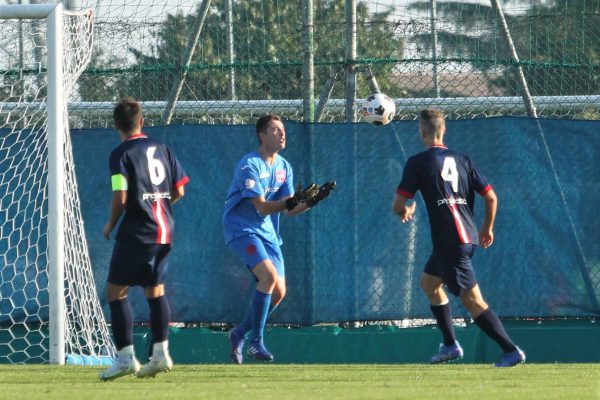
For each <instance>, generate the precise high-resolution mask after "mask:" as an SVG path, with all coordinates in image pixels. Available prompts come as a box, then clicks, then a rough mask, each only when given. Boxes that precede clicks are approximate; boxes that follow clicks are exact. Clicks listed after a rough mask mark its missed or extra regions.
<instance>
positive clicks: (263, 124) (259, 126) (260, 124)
mask: <svg viewBox="0 0 600 400" xmlns="http://www.w3.org/2000/svg"><path fill="white" fill-rule="evenodd" d="M271 121H281V117H279V116H277V115H274V114H267V115H263V116H262V117H260V118H259V119H258V121H256V137H258V142H259V143H261V144H262V140H260V133H261V132H265V130H266V129H267V125H268V124H269V122H271Z"/></svg>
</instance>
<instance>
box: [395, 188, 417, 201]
mask: <svg viewBox="0 0 600 400" xmlns="http://www.w3.org/2000/svg"><path fill="white" fill-rule="evenodd" d="M396 194H399V195H400V196H404V197H406V198H407V199H412V198H413V197H415V194H414V193H408V192H405V191H404V190H402V189H397V190H396Z"/></svg>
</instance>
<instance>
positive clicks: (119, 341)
mask: <svg viewBox="0 0 600 400" xmlns="http://www.w3.org/2000/svg"><path fill="white" fill-rule="evenodd" d="M108 306H109V307H110V316H111V325H112V332H113V337H114V340H115V346H116V347H117V350H121V349H122V348H123V347H127V346H131V345H132V344H133V313H132V311H131V305H130V304H129V299H128V298H127V297H125V298H124V299H119V300H114V301H111V302H109V303H108Z"/></svg>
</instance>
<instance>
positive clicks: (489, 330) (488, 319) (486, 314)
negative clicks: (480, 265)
mask: <svg viewBox="0 0 600 400" xmlns="http://www.w3.org/2000/svg"><path fill="white" fill-rule="evenodd" d="M474 249H475V246H473V245H464V246H460V247H459V251H460V252H461V254H460V256H459V257H460V258H459V260H458V262H457V263H456V270H457V277H458V282H457V283H458V285H459V286H460V287H461V290H460V300H461V302H462V303H463V305H464V306H465V308H466V309H467V311H468V312H469V314H471V317H472V318H473V320H474V321H475V323H476V324H477V325H478V326H479V328H480V329H481V330H482V331H483V332H484V333H485V334H486V335H488V336H489V337H490V338H491V339H492V340H494V341H495V342H496V343H498V345H499V346H500V347H501V348H502V351H503V352H504V354H503V356H502V359H501V360H500V361H499V362H498V363H497V364H496V366H499V367H508V366H513V365H516V364H519V363H522V362H524V361H525V353H523V351H521V349H519V348H518V347H517V346H516V345H515V344H514V343H513V341H512V340H511V339H510V337H509V336H508V333H506V330H505V329H504V326H503V325H502V322H501V321H500V319H499V318H498V316H497V315H496V314H495V313H494V311H492V309H491V308H490V307H489V306H488V304H487V303H486V302H485V300H484V299H483V296H482V294H481V290H480V289H479V285H478V284H477V281H476V279H475V273H474V271H473V265H472V263H471V257H472V256H473V252H474Z"/></svg>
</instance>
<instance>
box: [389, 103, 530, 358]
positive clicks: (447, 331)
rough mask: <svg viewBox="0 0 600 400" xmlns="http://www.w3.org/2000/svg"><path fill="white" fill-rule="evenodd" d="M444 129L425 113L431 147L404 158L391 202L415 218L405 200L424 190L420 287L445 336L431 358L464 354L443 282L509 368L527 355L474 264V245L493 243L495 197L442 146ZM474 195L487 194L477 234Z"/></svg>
mask: <svg viewBox="0 0 600 400" xmlns="http://www.w3.org/2000/svg"><path fill="white" fill-rule="evenodd" d="M445 132H446V124H445V120H444V114H443V113H442V112H441V111H439V110H431V109H429V110H423V111H421V114H420V118H419V133H420V136H421V139H422V140H423V143H424V144H425V146H426V147H427V150H426V151H424V152H421V153H419V154H417V155H415V156H412V157H410V158H409V159H408V161H407V162H406V166H405V168H404V172H403V174H402V181H401V182H400V185H399V186H398V188H397V190H396V198H395V201H394V204H393V211H394V213H396V214H398V215H399V216H400V218H401V219H402V222H404V223H406V222H408V221H410V220H411V219H412V217H413V214H414V212H415V207H416V203H414V202H412V204H410V205H407V201H408V200H409V199H412V198H413V197H414V195H415V194H416V192H417V191H421V195H422V196H423V200H424V202H425V206H426V208H427V214H428V216H429V224H430V226H431V238H432V241H433V251H432V253H431V256H430V258H429V261H427V264H426V265H425V269H424V271H423V274H422V276H421V288H422V289H423V291H424V292H425V294H426V295H427V297H428V298H429V302H430V307H431V311H432V313H433V315H434V317H435V319H436V321H437V324H438V327H439V329H440V330H441V331H442V335H443V338H444V343H442V344H441V345H440V349H439V353H438V354H436V355H435V356H433V357H432V358H431V360H430V361H431V363H442V362H447V361H451V360H454V359H460V358H462V356H463V349H462V348H461V346H460V344H459V343H458V341H457V340H456V338H455V336H454V327H453V325H452V315H451V311H450V303H449V301H448V297H447V296H446V292H445V291H444V289H443V286H445V287H446V289H447V290H448V291H449V292H450V293H452V294H454V295H455V296H459V297H460V300H461V302H462V303H463V304H464V306H465V308H466V309H467V310H468V311H469V313H470V314H471V316H472V317H473V320H474V321H475V323H476V324H477V325H479V327H480V328H481V330H483V331H484V332H485V333H486V334H487V335H488V336H489V337H490V338H491V339H493V340H494V341H495V342H496V343H498V345H499V346H500V347H501V348H502V350H503V351H504V354H503V355H502V357H501V359H500V360H499V361H498V362H497V363H496V366H497V367H510V366H513V365H516V364H519V363H521V362H524V361H525V353H523V351H521V350H520V349H519V348H518V347H517V346H515V344H514V343H513V342H512V340H511V339H510V337H509V336H508V334H507V333H506V331H505V330H504V327H503V326H502V323H501V322H500V319H498V317H497V316H496V314H495V313H494V312H493V311H492V310H491V309H490V308H489V306H488V305H487V303H486V302H485V301H484V300H483V297H482V295H481V291H480V289H479V285H477V281H476V279H475V271H474V270H473V265H472V264H471V256H472V255H473V252H474V251H475V247H476V246H477V245H481V246H482V247H484V248H487V247H489V246H491V245H492V243H493V241H494V234H493V226H494V218H495V216H496V207H497V199H496V195H495V193H494V190H493V189H492V187H491V186H490V185H489V184H488V182H487V181H486V179H485V178H484V177H483V175H482V174H481V173H480V172H479V171H478V170H477V168H475V166H474V165H473V162H472V161H471V160H470V159H469V157H466V156H463V155H460V154H457V153H455V152H453V151H452V150H449V149H448V148H447V147H446V146H444V142H443V138H444V134H445ZM475 193H479V194H480V195H481V196H482V197H483V199H484V204H485V216H484V221H483V226H482V228H481V230H480V231H479V232H478V231H477V227H476V225H475V221H474V216H473V203H474V200H475Z"/></svg>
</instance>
